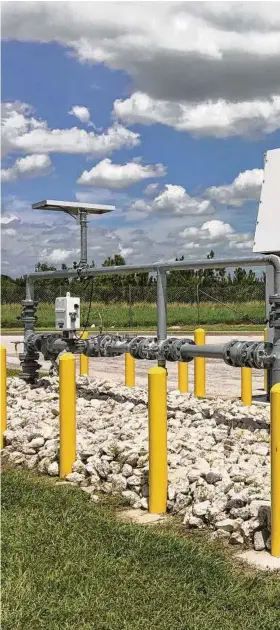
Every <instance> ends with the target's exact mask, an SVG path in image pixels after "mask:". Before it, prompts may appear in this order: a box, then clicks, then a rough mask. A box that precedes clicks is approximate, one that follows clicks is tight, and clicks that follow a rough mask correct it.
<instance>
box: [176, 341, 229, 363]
mask: <svg viewBox="0 0 280 630" xmlns="http://www.w3.org/2000/svg"><path fill="white" fill-rule="evenodd" d="M225 345H226V344H224V345H222V346H221V345H212V346H211V345H205V346H197V345H192V344H190V343H185V344H184V345H183V346H181V361H185V360H186V359H188V358H189V357H205V358H206V359H207V358H208V359H222V358H223V354H224V350H225Z"/></svg>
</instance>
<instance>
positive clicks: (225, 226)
mask: <svg viewBox="0 0 280 630" xmlns="http://www.w3.org/2000/svg"><path fill="white" fill-rule="evenodd" d="M179 236H180V237H181V238H183V239H185V243H184V245H183V248H184V249H185V250H191V249H198V248H199V249H200V250H201V251H202V252H204V251H208V250H209V248H210V247H215V248H218V249H220V248H221V247H223V248H224V249H225V250H228V249H237V250H247V249H249V250H252V247H253V236H252V234H251V233H249V232H244V233H243V232H241V233H239V232H235V230H234V229H233V227H232V226H231V225H230V224H229V223H225V222H224V221H221V220H219V219H213V220H212V221H206V222H205V223H203V224H202V225H201V226H198V227H187V228H185V229H184V230H183V231H182V232H180V233H179Z"/></svg>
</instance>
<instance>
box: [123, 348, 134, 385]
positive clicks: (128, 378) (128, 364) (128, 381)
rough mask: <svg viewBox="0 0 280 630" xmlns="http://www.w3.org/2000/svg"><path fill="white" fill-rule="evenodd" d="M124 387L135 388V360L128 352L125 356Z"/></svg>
mask: <svg viewBox="0 0 280 630" xmlns="http://www.w3.org/2000/svg"><path fill="white" fill-rule="evenodd" d="M125 386H126V387H135V359H134V357H132V356H131V354H129V352H126V354H125Z"/></svg>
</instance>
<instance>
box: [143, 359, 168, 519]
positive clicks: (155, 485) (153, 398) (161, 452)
mask: <svg viewBox="0 0 280 630" xmlns="http://www.w3.org/2000/svg"><path fill="white" fill-rule="evenodd" d="M148 410H149V512H150V513H151V514H164V513H165V512H166V507H167V375H166V369H165V368H162V367H153V368H151V369H150V370H149V372H148Z"/></svg>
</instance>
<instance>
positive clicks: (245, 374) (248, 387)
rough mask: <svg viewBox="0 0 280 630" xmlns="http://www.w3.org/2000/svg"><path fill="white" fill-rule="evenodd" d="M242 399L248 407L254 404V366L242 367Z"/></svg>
mask: <svg viewBox="0 0 280 630" xmlns="http://www.w3.org/2000/svg"><path fill="white" fill-rule="evenodd" d="M241 400H242V402H243V405H246V407H250V405H251V404H252V368H248V367H243V368H241Z"/></svg>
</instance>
